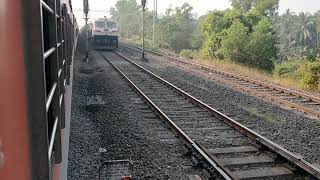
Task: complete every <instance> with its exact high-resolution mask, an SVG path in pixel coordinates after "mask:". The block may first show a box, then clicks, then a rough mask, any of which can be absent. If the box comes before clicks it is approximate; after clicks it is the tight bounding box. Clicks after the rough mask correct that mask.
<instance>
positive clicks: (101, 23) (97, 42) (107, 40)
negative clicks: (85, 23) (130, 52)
mask: <svg viewBox="0 0 320 180" xmlns="http://www.w3.org/2000/svg"><path fill="white" fill-rule="evenodd" d="M91 38H92V43H93V46H94V48H95V49H97V50H114V49H116V48H118V27H117V23H116V22H114V21H111V20H108V19H107V18H106V17H104V18H99V19H97V20H95V21H94V24H93V27H92V36H91Z"/></svg>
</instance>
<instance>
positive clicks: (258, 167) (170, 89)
mask: <svg viewBox="0 0 320 180" xmlns="http://www.w3.org/2000/svg"><path fill="white" fill-rule="evenodd" d="M100 54H101V55H102V57H103V58H104V59H106V60H107V61H108V62H109V63H110V64H111V65H112V66H113V67H114V68H115V69H116V70H117V71H118V72H119V73H120V74H121V75H122V76H123V77H124V78H125V79H126V80H127V81H128V82H129V83H130V85H131V86H132V88H133V89H134V90H135V91H137V92H138V94H139V95H140V96H142V98H143V99H144V100H145V101H146V102H147V104H149V106H150V107H151V108H152V109H153V111H154V112H155V113H156V114H157V116H159V117H160V118H161V119H162V120H163V121H164V122H165V123H166V124H167V125H168V126H169V127H170V129H171V130H172V131H173V132H175V134H177V136H179V137H180V138H181V139H182V140H183V142H184V143H185V145H186V147H187V148H188V150H189V152H190V154H191V157H192V158H191V159H192V160H193V162H194V163H195V164H198V165H201V166H202V167H203V168H204V169H206V170H207V172H208V174H209V175H210V178H211V179H320V170H319V169H317V168H316V167H314V166H313V165H311V164H310V163H308V162H306V161H305V160H303V159H302V158H301V157H298V156H296V155H294V154H293V153H291V152H289V151H287V150H285V149H284V148H282V147H281V146H279V145H277V144H275V143H273V142H271V141H269V140H267V139H266V138H264V137H262V136H260V135H259V134H257V133H255V132H253V131H252V130H250V129H248V128H246V127H244V126H243V125H241V124H239V123H237V122H236V121H234V120H233V119H231V118H229V117H227V116H226V115H224V114H222V113H220V112H219V111H217V110H215V109H213V108H212V107H210V106H208V105H207V104H205V103H203V102H201V101H199V100H198V99H196V98H194V97H193V96H191V95H189V94H188V93H186V92H184V91H183V90H181V89H179V88H177V87H176V86H174V85H172V84H171V83H169V82H167V81H166V80H164V79H162V78H160V77H159V76H157V75H155V74H153V73H152V72H150V71H148V70H146V69H145V68H143V67H141V66H140V65H138V64H136V63H135V62H133V61H131V60H130V59H129V58H127V57H125V56H124V55H122V54H119V53H113V52H104V53H102V52H100Z"/></svg>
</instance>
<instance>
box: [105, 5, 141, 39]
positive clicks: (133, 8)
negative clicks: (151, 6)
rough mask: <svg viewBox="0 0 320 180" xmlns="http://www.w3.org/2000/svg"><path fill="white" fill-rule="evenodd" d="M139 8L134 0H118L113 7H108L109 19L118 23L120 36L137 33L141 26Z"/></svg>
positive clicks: (125, 36)
mask: <svg viewBox="0 0 320 180" xmlns="http://www.w3.org/2000/svg"><path fill="white" fill-rule="evenodd" d="M139 8H140V7H139V6H138V4H137V2H136V1H135V0H119V1H117V3H116V5H115V8H111V9H110V14H111V19H113V20H115V21H116V22H117V23H118V27H119V28H120V36H121V37H122V38H129V37H131V36H133V35H138V34H139V32H140V27H141V26H140V24H141V18H140V17H141V16H140V15H139V14H140V12H139Z"/></svg>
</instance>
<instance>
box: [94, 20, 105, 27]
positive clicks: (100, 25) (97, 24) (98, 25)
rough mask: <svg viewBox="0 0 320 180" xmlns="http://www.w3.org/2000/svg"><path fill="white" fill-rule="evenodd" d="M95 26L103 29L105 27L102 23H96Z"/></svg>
mask: <svg viewBox="0 0 320 180" xmlns="http://www.w3.org/2000/svg"><path fill="white" fill-rule="evenodd" d="M95 26H96V27H99V28H104V27H105V22H103V21H96V22H95Z"/></svg>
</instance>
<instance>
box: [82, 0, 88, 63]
mask: <svg viewBox="0 0 320 180" xmlns="http://www.w3.org/2000/svg"><path fill="white" fill-rule="evenodd" d="M88 1H89V0H83V12H84V20H85V21H86V25H85V31H86V32H85V41H86V42H85V43H86V56H85V58H84V59H85V61H86V62H88V61H89V52H88V51H89V40H88V39H89V38H88V19H89V18H88V13H89V2H88Z"/></svg>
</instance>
